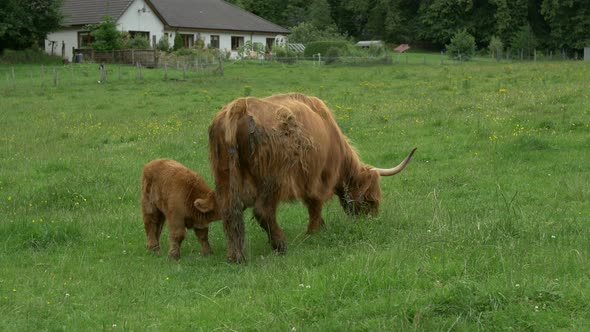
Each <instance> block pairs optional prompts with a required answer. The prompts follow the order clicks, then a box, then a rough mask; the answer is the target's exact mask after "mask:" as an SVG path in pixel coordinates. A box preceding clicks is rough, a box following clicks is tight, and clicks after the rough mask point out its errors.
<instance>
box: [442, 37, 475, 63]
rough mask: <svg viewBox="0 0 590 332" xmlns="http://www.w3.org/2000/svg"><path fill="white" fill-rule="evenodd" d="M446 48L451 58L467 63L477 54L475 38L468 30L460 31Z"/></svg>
mask: <svg viewBox="0 0 590 332" xmlns="http://www.w3.org/2000/svg"><path fill="white" fill-rule="evenodd" d="M446 47H447V54H448V55H449V57H450V58H452V59H460V60H464V61H467V60H469V59H470V58H471V57H472V56H473V55H474V54H475V38H473V36H472V35H471V34H470V33H469V32H467V30H465V29H463V30H459V31H457V32H456V33H455V35H454V36H453V37H452V38H451V43H450V44H448V45H446Z"/></svg>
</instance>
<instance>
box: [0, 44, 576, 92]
mask: <svg viewBox="0 0 590 332" xmlns="http://www.w3.org/2000/svg"><path fill="white" fill-rule="evenodd" d="M520 54H522V56H520V57H510V56H506V55H504V56H501V57H497V56H494V57H491V56H487V57H478V58H475V59H472V60H471V61H473V62H478V63H486V62H487V63H496V62H502V63H507V62H511V63H513V62H536V61H564V60H566V61H568V60H569V59H571V60H573V59H572V58H568V57H565V56H562V54H560V55H559V56H552V53H550V52H547V54H548V55H547V56H545V55H544V54H543V56H541V55H540V54H539V53H536V56H535V53H533V56H532V57H527V56H525V55H524V54H523V53H520ZM464 62H465V59H461V57H458V59H451V58H449V56H448V55H447V54H442V53H441V54H438V55H437V54H421V53H403V54H386V55H383V56H374V57H369V56H367V57H337V58H326V57H322V56H321V55H317V56H313V57H272V56H265V57H259V58H248V59H241V60H229V61H225V62H224V61H223V60H222V59H221V58H218V57H215V56H208V55H197V56H193V55H191V56H184V57H174V56H172V57H161V58H159V61H158V63H157V65H156V66H155V67H151V68H146V67H144V66H143V65H142V64H140V63H137V64H135V65H126V64H112V63H100V64H99V63H92V62H83V63H68V64H63V65H55V66H48V65H40V66H23V65H0V87H2V88H3V89H15V88H19V87H22V88H27V87H31V86H33V87H34V86H41V87H50V86H54V87H59V86H75V85H82V84H88V83H99V84H103V83H108V82H144V81H153V80H160V81H162V80H163V81H190V80H194V79H199V78H203V77H212V76H223V74H224V66H226V67H227V66H233V65H237V66H239V65H252V64H255V65H262V66H300V67H305V66H307V67H317V68H320V67H326V68H329V67H333V66H372V65H386V66H404V65H411V66H416V65H423V66H435V65H436V66H440V65H445V66H447V65H450V66H453V65H461V64H462V63H464Z"/></svg>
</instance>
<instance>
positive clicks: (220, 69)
mask: <svg viewBox="0 0 590 332" xmlns="http://www.w3.org/2000/svg"><path fill="white" fill-rule="evenodd" d="M271 63H272V60H271ZM219 73H220V74H221V76H223V60H222V58H221V53H219Z"/></svg>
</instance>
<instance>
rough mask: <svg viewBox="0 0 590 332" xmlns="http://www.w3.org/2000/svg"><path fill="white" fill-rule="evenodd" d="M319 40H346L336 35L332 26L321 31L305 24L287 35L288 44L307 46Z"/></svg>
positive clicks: (336, 32)
mask: <svg viewBox="0 0 590 332" xmlns="http://www.w3.org/2000/svg"><path fill="white" fill-rule="evenodd" d="M320 40H346V37H345V36H343V35H341V34H340V33H338V31H337V30H336V26H334V25H331V26H328V27H326V28H324V29H321V28H317V27H316V26H315V25H313V24H311V23H305V22H303V23H300V24H299V25H297V26H295V27H293V28H291V34H290V35H289V42H292V43H302V44H308V43H310V42H314V41H320Z"/></svg>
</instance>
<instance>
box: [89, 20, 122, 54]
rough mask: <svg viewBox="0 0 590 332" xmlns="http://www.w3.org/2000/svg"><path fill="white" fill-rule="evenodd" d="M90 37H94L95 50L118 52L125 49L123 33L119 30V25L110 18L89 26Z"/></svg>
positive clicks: (93, 45) (93, 46)
mask: <svg viewBox="0 0 590 332" xmlns="http://www.w3.org/2000/svg"><path fill="white" fill-rule="evenodd" d="M89 30H90V35H91V36H92V37H94V42H93V43H92V48H93V49H95V50H117V49H120V48H122V47H123V45H124V42H123V33H122V32H121V31H119V30H117V23H116V22H115V20H114V19H113V18H112V17H110V16H105V17H103V18H102V22H100V23H97V24H93V25H91V26H89Z"/></svg>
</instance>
